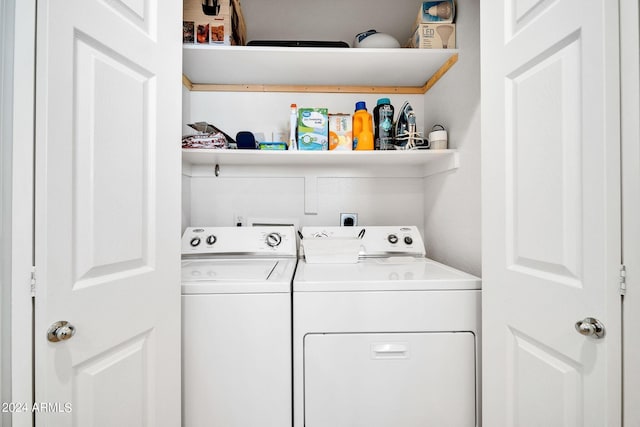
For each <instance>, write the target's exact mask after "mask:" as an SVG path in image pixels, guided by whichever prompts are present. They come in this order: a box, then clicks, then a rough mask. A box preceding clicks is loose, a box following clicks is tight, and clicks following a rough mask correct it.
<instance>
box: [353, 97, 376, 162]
mask: <svg viewBox="0 0 640 427" xmlns="http://www.w3.org/2000/svg"><path fill="white" fill-rule="evenodd" d="M353 148H354V149H355V150H373V117H371V114H369V112H367V104H366V103H365V102H364V101H360V102H356V112H355V113H354V114H353Z"/></svg>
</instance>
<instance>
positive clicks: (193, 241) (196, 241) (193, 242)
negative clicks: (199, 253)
mask: <svg viewBox="0 0 640 427" xmlns="http://www.w3.org/2000/svg"><path fill="white" fill-rule="evenodd" d="M189 243H190V244H191V246H193V247H194V248H195V247H196V246H198V245H199V244H200V238H199V237H194V238H193V239H191V242H189Z"/></svg>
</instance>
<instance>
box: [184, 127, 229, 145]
mask: <svg viewBox="0 0 640 427" xmlns="http://www.w3.org/2000/svg"><path fill="white" fill-rule="evenodd" d="M187 126H189V127H190V128H191V129H193V130H195V131H196V132H197V133H195V134H192V135H185V136H183V137H182V148H217V149H220V148H236V147H237V146H236V141H235V140H234V139H233V138H231V137H230V136H229V135H227V134H226V133H224V132H223V131H221V130H220V129H218V128H217V127H215V126H214V125H212V124H209V123H207V122H196V123H189V124H188V125H187Z"/></svg>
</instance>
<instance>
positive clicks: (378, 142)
mask: <svg viewBox="0 0 640 427" xmlns="http://www.w3.org/2000/svg"><path fill="white" fill-rule="evenodd" d="M393 113H394V111H393V105H391V101H390V100H389V98H380V99H378V103H377V105H376V108H374V109H373V122H374V125H375V126H374V144H373V145H374V148H375V149H376V150H393V149H394V146H393V132H392V128H393Z"/></svg>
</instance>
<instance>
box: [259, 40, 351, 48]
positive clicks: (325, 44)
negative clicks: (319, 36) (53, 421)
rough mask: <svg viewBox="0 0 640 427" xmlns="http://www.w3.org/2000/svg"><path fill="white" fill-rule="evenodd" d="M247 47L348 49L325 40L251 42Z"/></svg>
mask: <svg viewBox="0 0 640 427" xmlns="http://www.w3.org/2000/svg"><path fill="white" fill-rule="evenodd" d="M247 46H274V47H335V48H345V47H347V48H348V47H349V44H348V43H347V42H343V41H327V40H251V41H249V42H248V43H247Z"/></svg>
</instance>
